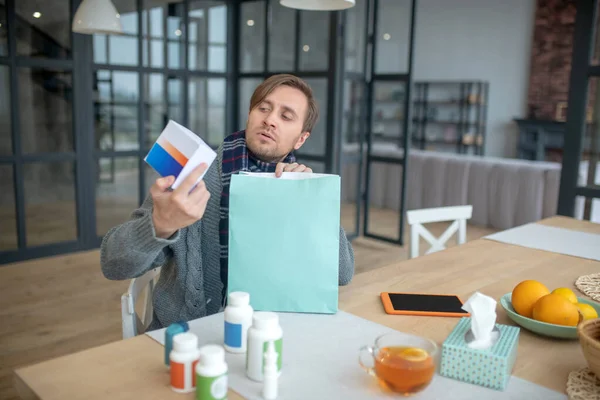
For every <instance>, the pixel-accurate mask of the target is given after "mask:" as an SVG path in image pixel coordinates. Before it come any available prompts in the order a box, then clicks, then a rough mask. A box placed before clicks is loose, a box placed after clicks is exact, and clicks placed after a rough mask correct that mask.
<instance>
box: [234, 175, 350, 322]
mask: <svg viewBox="0 0 600 400" xmlns="http://www.w3.org/2000/svg"><path fill="white" fill-rule="evenodd" d="M339 241H340V177H339V176H337V175H327V174H310V173H294V172H285V173H283V176H282V177H280V178H275V175H274V174H269V173H242V174H239V175H232V177H231V186H230V188H229V275H228V293H231V292H235V291H244V292H248V293H249V294H250V304H251V305H252V307H253V308H254V309H255V310H258V311H275V312H301V313H329V314H331V313H335V312H337V310H338V274H339V253H340V243H339Z"/></svg>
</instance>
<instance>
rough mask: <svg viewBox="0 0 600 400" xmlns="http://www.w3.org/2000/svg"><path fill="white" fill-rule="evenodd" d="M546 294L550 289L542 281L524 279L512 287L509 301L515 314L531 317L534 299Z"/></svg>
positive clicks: (536, 299)
mask: <svg viewBox="0 0 600 400" xmlns="http://www.w3.org/2000/svg"><path fill="white" fill-rule="evenodd" d="M547 294H550V290H548V288H547V287H546V286H545V285H544V284H543V283H540V282H538V281H535V280H526V281H522V282H520V283H519V284H518V285H517V286H515V288H514V289H513V291H512V297H511V303H512V306H513V308H514V309H515V311H516V312H517V314H519V315H522V316H524V317H527V318H531V317H532V315H533V306H534V305H535V303H536V301H538V300H539V299H540V298H541V297H542V296H545V295H547Z"/></svg>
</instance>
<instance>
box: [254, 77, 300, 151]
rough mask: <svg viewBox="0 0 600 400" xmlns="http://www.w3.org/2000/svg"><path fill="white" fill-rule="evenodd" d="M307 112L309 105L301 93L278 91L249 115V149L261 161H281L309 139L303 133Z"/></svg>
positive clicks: (283, 88)
mask: <svg viewBox="0 0 600 400" xmlns="http://www.w3.org/2000/svg"><path fill="white" fill-rule="evenodd" d="M307 109H308V101H307V99H306V96H305V95H304V93H302V92H301V91H300V90H298V89H294V88H291V87H289V86H283V85H282V86H279V87H277V88H276V89H275V90H273V91H272V92H271V93H270V94H269V95H268V96H267V97H266V98H265V99H264V100H263V102H262V103H259V104H258V105H257V106H256V107H254V109H252V110H251V111H250V114H248V123H247V124H246V144H247V146H248V149H249V150H250V151H251V152H252V153H253V154H254V155H255V156H256V157H258V158H259V159H260V160H261V161H264V162H279V161H282V160H283V159H284V158H285V156H287V155H288V154H289V153H290V152H291V151H293V150H298V149H299V148H300V147H302V145H303V144H304V142H305V141H306V139H307V138H308V136H310V132H302V126H303V125H304V118H305V117H306V112H307Z"/></svg>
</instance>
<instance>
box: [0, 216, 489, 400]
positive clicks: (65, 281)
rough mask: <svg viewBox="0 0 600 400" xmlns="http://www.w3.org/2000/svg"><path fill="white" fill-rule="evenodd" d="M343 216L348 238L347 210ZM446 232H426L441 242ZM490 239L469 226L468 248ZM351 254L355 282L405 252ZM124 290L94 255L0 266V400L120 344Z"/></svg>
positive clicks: (363, 249) (373, 223)
mask: <svg viewBox="0 0 600 400" xmlns="http://www.w3.org/2000/svg"><path fill="white" fill-rule="evenodd" d="M342 215H343V218H342V221H343V225H344V227H345V228H346V229H347V230H348V231H352V230H353V225H352V222H353V210H352V207H350V206H345V207H344V209H343V212H342ZM370 215H371V218H370V221H369V226H370V230H372V231H373V232H375V233H378V234H387V235H397V230H398V217H397V214H396V213H395V212H392V211H385V210H372V211H371V213H370ZM446 226H447V225H445V224H434V225H431V226H429V229H430V230H431V231H432V233H434V234H436V235H440V234H441V233H442V232H443V231H444V230H445V228H446ZM405 232H407V231H406V230H405ZM492 232H493V231H491V230H489V229H484V228H480V227H475V226H469V227H468V240H473V239H477V238H479V237H481V236H484V235H487V234H489V233H492ZM449 245H452V243H449ZM353 248H354V251H355V258H356V273H357V274H358V273H361V272H364V271H367V270H371V269H374V268H378V267H381V266H383V265H386V264H389V263H390V262H394V261H398V260H404V259H406V257H407V249H406V246H404V247H399V246H395V245H390V244H386V243H382V242H378V241H374V240H370V239H365V238H357V239H356V240H355V241H354V243H353ZM127 285H128V282H127V281H121V282H115V281H109V280H107V279H105V278H104V277H103V276H102V274H101V272H100V263H99V256H98V251H97V250H95V251H89V252H83V253H76V254H70V255H65V256H58V257H52V258H44V259H39V260H33V261H27V262H22V263H18V264H11V265H7V266H0V306H1V307H0V321H2V323H1V324H0V399H7V400H9V399H18V396H17V393H16V391H15V390H14V388H13V383H12V373H13V370H14V369H15V368H17V367H20V366H23V365H27V364H32V363H36V362H39V361H43V360H46V359H49V358H54V357H58V356H61V355H65V354H69V353H73V352H77V351H80V350H83V349H87V348H90V347H95V346H99V345H102V344H105V343H109V342H112V341H116V340H120V339H121V314H120V296H121V294H122V293H123V292H124V291H125V290H126V289H127Z"/></svg>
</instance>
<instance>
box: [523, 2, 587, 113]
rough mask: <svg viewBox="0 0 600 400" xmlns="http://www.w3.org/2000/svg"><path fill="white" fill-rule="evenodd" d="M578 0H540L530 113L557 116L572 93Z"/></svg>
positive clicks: (532, 56)
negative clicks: (572, 61)
mask: <svg viewBox="0 0 600 400" xmlns="http://www.w3.org/2000/svg"><path fill="white" fill-rule="evenodd" d="M575 14H576V7H575V0H538V2H537V9H536V14H535V24H534V29H535V30H534V34H533V45H532V47H533V48H532V50H531V72H530V78H529V95H528V110H529V116H530V117H536V118H541V119H552V120H554V119H555V118H556V112H557V107H558V106H559V105H560V104H561V103H563V104H564V103H565V102H566V101H567V98H568V94H569V74H570V72H571V55H572V54H571V53H572V50H573V31H574V28H575Z"/></svg>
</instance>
